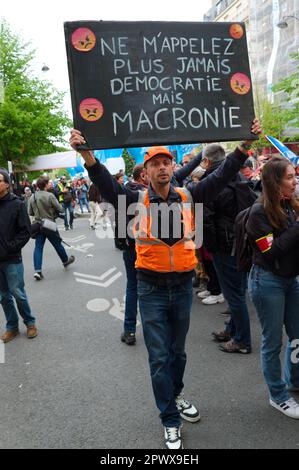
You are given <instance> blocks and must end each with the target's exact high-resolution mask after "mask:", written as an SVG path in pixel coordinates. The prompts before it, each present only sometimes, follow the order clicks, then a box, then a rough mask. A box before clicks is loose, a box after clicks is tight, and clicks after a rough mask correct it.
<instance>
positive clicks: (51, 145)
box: [0, 21, 71, 169]
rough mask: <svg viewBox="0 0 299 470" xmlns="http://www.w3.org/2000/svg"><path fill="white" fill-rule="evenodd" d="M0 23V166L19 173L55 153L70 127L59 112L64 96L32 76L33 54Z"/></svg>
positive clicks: (48, 83)
mask: <svg viewBox="0 0 299 470" xmlns="http://www.w3.org/2000/svg"><path fill="white" fill-rule="evenodd" d="M28 48H29V44H26V43H23V42H22V40H21V39H20V38H19V37H18V36H17V35H16V34H14V33H13V32H12V31H11V29H10V27H9V25H8V24H7V23H6V22H5V21H2V22H1V23H0V82H2V85H3V88H4V94H3V98H2V100H1V102H0V165H4V166H6V165H7V161H8V160H11V161H13V162H14V165H15V166H16V167H17V168H19V169H21V168H22V167H23V166H24V164H28V163H30V162H31V160H32V159H33V158H34V157H36V156H37V155H41V154H48V153H52V152H55V151H57V150H58V149H60V148H61V146H62V145H63V143H65V140H64V135H65V134H66V130H67V128H68V127H69V126H70V125H71V122H70V120H69V118H68V117H67V115H66V113H65V111H64V110H63V96H64V94H63V93H61V92H58V91H57V90H56V89H55V88H54V86H53V85H52V84H51V83H50V82H48V81H45V80H43V81H42V80H40V79H38V78H36V77H34V76H33V74H32V72H31V61H32V59H33V58H34V51H32V50H28Z"/></svg>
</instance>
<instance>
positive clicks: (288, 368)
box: [249, 265, 299, 403]
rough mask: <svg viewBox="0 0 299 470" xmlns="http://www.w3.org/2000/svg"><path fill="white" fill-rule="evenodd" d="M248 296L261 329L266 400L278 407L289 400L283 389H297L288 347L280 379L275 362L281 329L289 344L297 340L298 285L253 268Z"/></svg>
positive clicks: (297, 367) (298, 376) (298, 370)
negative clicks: (268, 399)
mask: <svg viewBox="0 0 299 470" xmlns="http://www.w3.org/2000/svg"><path fill="white" fill-rule="evenodd" d="M249 294H250V296H251V298H252V301H253V303H254V305H255V308H256V311H257V315H258V318H259V321H260V323H261V326H262V350H261V360H262V369H263V374H264V377H265V380H266V383H267V385H268V389H269V393H270V397H271V398H272V400H273V401H275V402H276V403H282V402H284V401H285V400H287V399H288V398H290V395H289V393H288V391H287V388H286V386H287V385H289V386H294V387H298V388H299V362H298V363H295V361H292V360H291V353H292V349H291V347H290V345H289V346H288V347H287V350H286V357H285V367H284V369H285V370H284V377H282V371H281V363H280V359H279V354H280V351H281V346H282V332H283V326H285V330H286V334H287V336H288V338H289V341H290V342H292V341H293V340H296V339H297V340H298V339H299V281H298V280H296V278H283V277H281V276H276V275H275V274H272V273H271V272H270V271H266V270H265V269H263V268H262V267H260V266H256V265H253V267H252V269H251V271H250V276H249ZM297 348H298V346H297ZM297 357H298V354H297Z"/></svg>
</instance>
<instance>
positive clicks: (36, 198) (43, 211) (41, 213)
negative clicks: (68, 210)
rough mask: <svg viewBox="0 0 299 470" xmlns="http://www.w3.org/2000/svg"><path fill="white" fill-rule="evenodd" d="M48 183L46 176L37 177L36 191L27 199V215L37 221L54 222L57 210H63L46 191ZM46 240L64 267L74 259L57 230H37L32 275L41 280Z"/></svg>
mask: <svg viewBox="0 0 299 470" xmlns="http://www.w3.org/2000/svg"><path fill="white" fill-rule="evenodd" d="M48 183H49V180H48V178H46V177H41V178H39V179H38V180H37V182H36V185H37V188H38V191H36V193H35V194H33V195H32V196H31V198H30V200H29V207H28V212H29V215H31V216H34V218H35V220H36V221H37V222H40V221H42V220H43V219H47V220H51V221H52V222H55V219H56V218H57V216H58V214H59V212H62V210H63V209H62V207H61V205H60V204H59V203H58V201H57V199H56V197H55V196H54V195H53V194H52V193H48V192H47V188H48ZM46 240H49V242H50V243H51V245H52V246H53V248H54V249H55V251H56V253H57V254H58V256H59V258H60V259H61V261H62V264H63V266H64V267H65V268H66V267H67V266H68V265H69V264H71V263H73V262H74V261H75V257H74V256H73V255H71V256H68V255H67V253H66V251H65V249H64V247H63V246H62V243H61V238H60V236H59V232H58V230H57V232H53V233H50V232H48V233H47V234H46V233H43V232H39V233H38V234H37V235H36V238H35V249H34V253H33V263H34V270H35V273H34V276H33V277H34V279H35V280H36V281H41V280H42V279H43V277H44V276H43V273H42V263H43V250H44V245H45V242H46Z"/></svg>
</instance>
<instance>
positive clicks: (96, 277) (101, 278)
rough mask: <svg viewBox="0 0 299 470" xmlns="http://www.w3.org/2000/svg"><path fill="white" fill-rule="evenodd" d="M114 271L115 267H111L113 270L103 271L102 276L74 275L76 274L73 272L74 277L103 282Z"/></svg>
mask: <svg viewBox="0 0 299 470" xmlns="http://www.w3.org/2000/svg"><path fill="white" fill-rule="evenodd" d="M116 269H117V268H116V266H113V268H110V269H108V271H105V272H104V274H102V275H101V276H92V275H91V274H84V273H76V272H74V275H75V276H81V277H86V278H87V279H96V280H97V281H103V280H104V279H105V278H106V277H108V276H109V275H110V274H112V273H113V272H114V271H115V270H116Z"/></svg>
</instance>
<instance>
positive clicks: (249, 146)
mask: <svg viewBox="0 0 299 470" xmlns="http://www.w3.org/2000/svg"><path fill="white" fill-rule="evenodd" d="M240 147H243V149H245V150H250V149H251V145H247V144H245V142H241V143H240Z"/></svg>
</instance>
